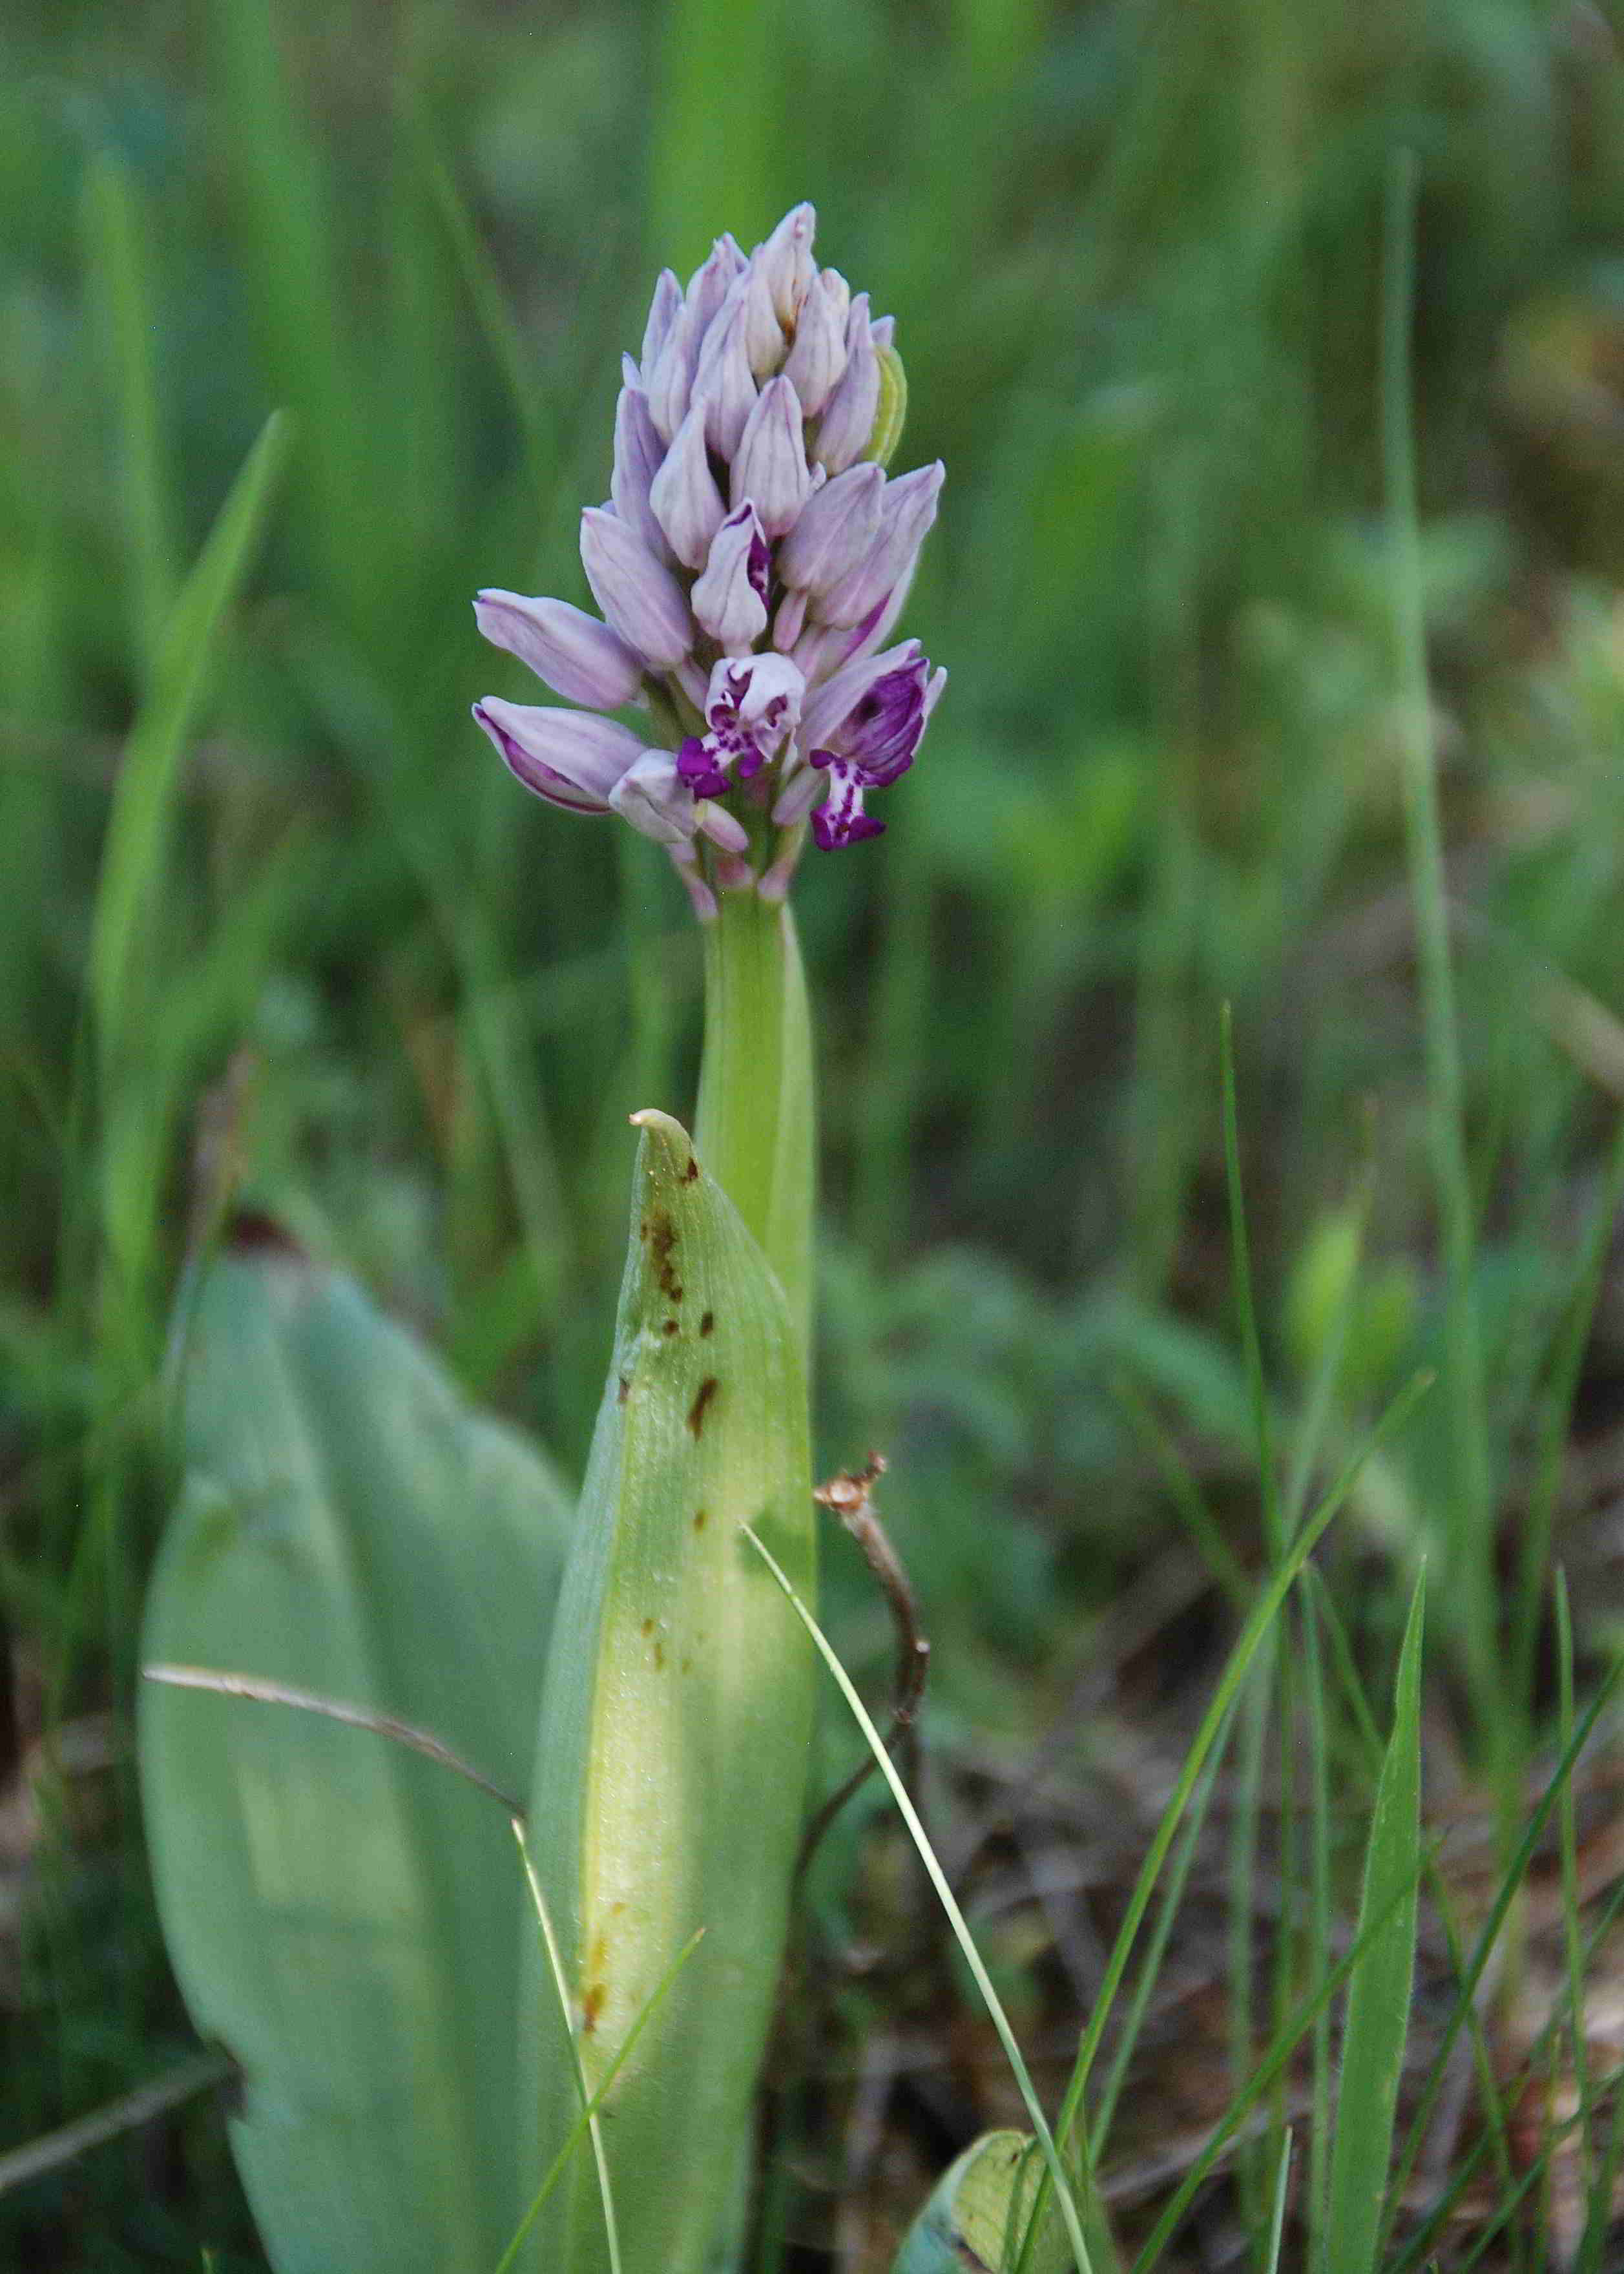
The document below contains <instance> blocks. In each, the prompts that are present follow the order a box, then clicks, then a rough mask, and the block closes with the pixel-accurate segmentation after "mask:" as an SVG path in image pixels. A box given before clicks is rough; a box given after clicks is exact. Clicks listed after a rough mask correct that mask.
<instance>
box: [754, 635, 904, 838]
mask: <svg viewBox="0 0 1624 2274" xmlns="http://www.w3.org/2000/svg"><path fill="white" fill-rule="evenodd" d="M946 683H947V674H946V673H945V672H936V674H932V672H931V669H930V666H929V662H928V660H927V659H926V657H925V654H924V651H923V650H922V649H921V647H920V644H919V643H918V641H917V640H908V641H906V642H905V643H904V644H903V645H902V646H901V647H899V648H892V649H891V651H889V652H888V653H887V654H884V655H881V656H874V657H870V658H868V659H865V660H864V661H862V662H861V663H857V664H853V665H851V666H848V667H847V669H846V671H844V672H841V673H839V674H838V675H837V676H836V678H834V679H832V680H831V681H829V683H828V685H827V686H826V687H824V688H823V689H820V690H819V693H818V695H817V697H815V698H814V701H813V703H812V704H808V710H807V713H806V716H805V718H804V719H803V722H802V723H803V729H804V732H803V737H802V739H803V740H806V741H808V742H816V748H814V749H809V750H808V757H807V767H806V770H805V771H803V772H801V773H799V774H797V775H796V776H795V777H794V778H793V779H792V780H791V781H790V782H789V784H788V786H787V787H786V789H785V790H784V791H783V793H782V794H781V795H780V797H779V799H778V803H777V805H776V806H775V807H774V809H773V816H772V817H773V819H774V820H775V821H776V822H778V824H779V825H780V826H793V824H794V823H795V822H797V821H799V820H801V818H802V817H804V816H805V815H806V814H807V813H808V811H810V813H811V817H812V835H813V837H814V839H815V840H816V843H817V844H818V845H819V846H821V847H823V850H824V851H825V852H831V851H833V850H834V848H835V847H838V846H841V845H855V844H858V843H859V842H861V840H862V839H863V838H865V837H877V836H879V835H880V833H881V832H882V831H883V829H884V826H885V824H884V823H883V821H880V820H878V819H876V817H875V816H874V815H873V814H871V813H868V812H866V811H865V810H864V806H863V796H864V793H865V791H868V790H875V789H888V788H889V787H891V783H892V782H894V781H895V780H896V779H897V778H898V775H899V774H904V773H906V772H907V770H908V768H909V767H910V766H911V765H912V764H913V763H914V752H915V751H916V750H917V749H918V748H919V745H920V738H921V735H922V734H924V731H925V721H926V720H927V719H929V715H930V713H931V712H932V710H934V708H935V707H936V702H937V700H938V698H939V697H940V696H941V692H942V689H943V688H944V686H945V685H946ZM820 775H822V776H823V777H825V778H826V779H827V784H828V794H827V796H826V797H825V798H824V801H823V803H822V804H818V803H817V802H816V800H817V797H818V794H819V792H820V790H822V788H823V783H822V782H820V780H819V779H818V777H819V776H820Z"/></svg>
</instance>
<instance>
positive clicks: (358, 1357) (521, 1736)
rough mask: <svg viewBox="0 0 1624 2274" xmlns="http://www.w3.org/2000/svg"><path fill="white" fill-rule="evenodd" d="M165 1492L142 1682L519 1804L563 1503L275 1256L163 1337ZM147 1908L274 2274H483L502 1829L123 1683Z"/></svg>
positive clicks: (349, 1291) (503, 1896)
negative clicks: (222, 2054) (172, 1669)
mask: <svg viewBox="0 0 1624 2274" xmlns="http://www.w3.org/2000/svg"><path fill="white" fill-rule="evenodd" d="M182 1326H183V1334H184V1371H183V1374H182V1385H183V1409H182V1449H183V1453H184V1490H183V1493H182V1497H181V1502H180V1505H179V1506H178V1508H177V1510H176V1512H175V1515H174V1517H173V1520H172V1522H171V1524H170V1526H169V1533H168V1536H167V1537H166V1539H165V1541H164V1544H163V1549H162V1555H161V1558H160V1562H159V1566H158V1570H157V1573H156V1577H155V1578H154V1585H153V1589H152V1593H151V1596H150V1599H149V1603H148V1608H147V1626H146V1633H145V1636H144V1648H145V1654H146V1658H147V1661H148V1663H152V1662H154V1661H170V1662H173V1661H180V1662H183V1663H190V1664H193V1665H199V1664H200V1665H205V1666H207V1667H210V1668H220V1669H224V1670H227V1671H229V1672H233V1673H237V1674H246V1675H259V1676H262V1677H267V1678H269V1679H272V1680H275V1681H278V1682H281V1683H288V1684H292V1685H297V1686H299V1687H302V1688H305V1689H309V1690H316V1691H319V1692H320V1693H322V1694H324V1695H327V1696H329V1697H332V1698H337V1699H342V1701H344V1702H345V1703H347V1704H351V1705H357V1706H363V1707H367V1708H370V1709H372V1710H373V1711H375V1712H378V1713H388V1714H395V1715H400V1716H402V1717H404V1718H406V1719H408V1720H410V1721H415V1722H417V1723H420V1724H422V1725H423V1726H424V1727H425V1728H429V1729H431V1730H432V1732H433V1733H434V1735H435V1736H438V1737H440V1738H442V1739H444V1740H445V1741H446V1742H447V1743H449V1744H450V1745H451V1746H453V1747H454V1748H455V1750H456V1751H458V1752H459V1753H461V1754H462V1755H463V1756H465V1757H466V1758H467V1759H468V1760H469V1761H470V1763H471V1764H473V1765H474V1766H477V1767H478V1768H479V1769H481V1770H483V1771H484V1772H485V1773H487V1774H489V1775H490V1776H492V1778H494V1779H495V1780H496V1781H498V1782H499V1783H500V1784H502V1785H504V1786H506V1787H507V1788H509V1789H511V1790H513V1791H514V1792H515V1793H517V1794H521V1795H522V1794H523V1790H524V1788H525V1784H526V1781H527V1780H528V1777H529V1773H530V1754H531V1745H532V1743H533V1740H534V1734H535V1717H536V1710H537V1700H538V1696H539V1692H540V1687H541V1667H542V1658H543V1653H544V1651H545V1645H546V1638H547V1632H548V1629H549V1626H550V1624H551V1621H552V1613H553V1603H554V1601H555V1600H556V1596H557V1589H558V1580H559V1576H560V1570H561V1565H562V1560H563V1554H564V1540H565V1534H566V1531H567V1528H568V1521H569V1516H568V1500H567V1497H566V1495H565V1494H564V1492H563V1490H562V1488H561V1487H560V1484H559V1481H558V1480H557V1478H556V1476H555V1474H554V1472H553V1470H552V1469H551V1467H550V1466H549V1465H547V1464H546V1463H545V1461H544V1460H543V1459H542V1458H541V1457H540V1456H539V1455H538V1453H537V1452H535V1451H534V1450H533V1449H531V1448H530V1446H528V1445H526V1444H524V1443H523V1442H521V1440H520V1439H519V1438H517V1437H516V1436H515V1434H513V1433H512V1432H510V1431H508V1430H507V1429H505V1428H502V1427H499V1426H498V1425H497V1424H495V1423H493V1422H492V1421H491V1420H489V1419H485V1417H483V1416H482V1415H480V1414H478V1413H477V1412H474V1411H473V1410H472V1409H471V1408H470V1406H468V1405H467V1404H465V1403H464V1401H463V1400H462V1398H461V1397H460V1396H459V1395H458V1394H457V1393H456V1391H455V1389H453V1388H452V1386H451V1385H450V1383H449V1382H447V1378H446V1376H445V1375H444V1374H442V1373H441V1372H440V1369H439V1368H438V1367H436V1366H435V1365H434V1364H433V1363H432V1360H431V1359H428V1358H427V1357H426V1356H425V1353H424V1352H422V1351H421V1350H420V1349H419V1348H418V1346H417V1344H415V1343H414V1342H413V1341H411V1340H410V1337H407V1336H406V1335H404V1334H403V1333H402V1332H401V1331H400V1330H399V1329H396V1328H395V1327H393V1326H391V1325H389V1324H388V1323H387V1321H384V1320H383V1319H381V1318H380V1316H379V1315H378V1314H377V1313H376V1312H375V1311H374V1310H373V1309H372V1307H371V1306H370V1305H369V1304H368V1303H367V1302H366V1301H365V1299H363V1297H362V1296H361V1295H360V1294H359V1293H358V1292H357V1291H356V1289H355V1288H354V1287H353V1286H352V1285H350V1283H349V1282H348V1281H346V1280H344V1279H342V1278H341V1277H339V1276H336V1275H335V1274H333V1273H330V1272H327V1271H325V1270H321V1269H317V1268H316V1267H314V1266H313V1265H312V1264H311V1263H309V1262H308V1261H305V1259H304V1258H302V1257H300V1256H298V1255H297V1254H293V1253H292V1252H291V1251H286V1250H261V1251H259V1252H258V1253H252V1254H236V1255H232V1256H229V1257H228V1258H226V1259H225V1260H223V1261H221V1262H219V1263H217V1264H215V1265H214V1266H213V1267H212V1268H211V1269H209V1270H208V1271H207V1275H206V1276H205V1277H204V1278H203V1281H202V1283H201V1285H200V1287H199V1289H198V1290H197V1292H196V1298H195V1303H194V1304H193V1305H192V1306H191V1307H190V1312H189V1315H188V1314H187V1312H186V1311H183V1317H182ZM140 1768H141V1783H142V1790H143V1794H144V1797H145V1803H146V1809H147V1826H148V1831H149V1834H150V1837H151V1846H152V1853H153V1861H154V1872H155V1875H156V1880H157V1890H158V1898H159V1902H160V1905H161V1908H162V1913H163V1920H164V1927H165V1931H166V1933H167V1935H168V1938H169V1949H170V1952H171V1954H172V1956H173V1960H174V1963H175V1969H176V1972H177V1976H178V1977H179V1979H180V1983H181V1986H182V1988H183V1990H184V1992H185V1995H186V1999H187V2002H188V2004H189V2006H190V2007H191V2009H192V2015H193V2018H194V2020H195V2021H196V2022H197V2026H198V2028H199V2031H200V2033H201V2034H202V2035H203V2036H204V2037H207V2038H211V2039H215V2040H218V2041H219V2042H220V2043H221V2044H223V2045H224V2046H225V2047H226V2048H227V2049H228V2050H229V2052H231V2053H232V2055H233V2056H234V2057H235V2058H236V2059H237V2062H238V2063H239V2064H240V2066H241V2068H242V2072H243V2079H242V2097H241V2105H240V2111H239V2112H238V2114H237V2117H236V2118H235V2120H234V2121H233V2125H232V2142H233V2146H234V2148H235V2150H236V2153H237V2162H238V2165H239V2166H240V2168H241V2170H242V2173H243V2178H244V2184H245V2186H246V2187H247V2191H248V2195H249V2199H250V2201H251V2202H252V2206H253V2210H254V2216H255V2218H256V2219H257V2221H258V2223H259V2231H260V2233H261V2235H262V2237H263V2238H264V2241H265V2246H266V2249H267V2254H268V2255H269V2257H270V2259H271V2261H272V2263H273V2264H274V2266H275V2267H276V2269H277V2274H490V2269H491V2268H492V2266H493V2265H494V2264H495V2263H496V2260H497V2258H498V2257H499V2255H500V2252H501V2249H502V2247H503V2245H504V2244H505V2243H506V2241H507V2240H508V2236H509V2235H510V2234H511V2233H512V2232H513V2229H514V2227H515V2225H517V2222H518V2218H519V2212H520V2209H521V2208H522V2206H521V2203H520V2200H519V2194H518V2187H517V2179H516V2172H515V2151H514V2145H513V2108H514V2099H515V2084H514V2078H515V2003H516V1999H517V1995H518V1957H519V1945H520V1936H521V1910H522V1905H523V1877H522V1874H521V1873H520V1871H519V1869H518V1864H517V1859H516V1857H515V1853H514V1847H513V1840H512V1836H511V1834H510V1833H509V1830H508V1825H507V1822H506V1821H505V1819H504V1818H503V1816H502V1813H501V1811H500V1808H499V1807H497V1806H495V1805H493V1803H492V1802H491V1800H490V1799H489V1798H487V1797H486V1796H484V1795H483V1794H481V1793H479V1792H477V1791H476V1790H475V1789H474V1788H472V1787H471V1786H469V1785H468V1784H466V1783H464V1782H463V1781H462V1780H461V1779H460V1778H458V1777H456V1776H455V1775H453V1774H452V1773H449V1772H448V1771H447V1770H446V1769H445V1768H443V1767H440V1766H436V1765H435V1764H433V1763H432V1762H430V1761H426V1760H424V1759H421V1758H418V1757H417V1756H416V1755H415V1754H412V1753H410V1752H407V1751H403V1750H402V1749H401V1748H400V1747H398V1746H396V1745H394V1744H391V1743H388V1742H387V1740H386V1739H385V1738H383V1737H381V1736H375V1735H372V1734H371V1733H369V1732H366V1731H361V1730H356V1729H350V1728H339V1727H335V1725H334V1724H333V1723H331V1722H330V1721H325V1720H320V1719H318V1718H316V1717H314V1716H312V1715H311V1714H307V1713H296V1712H289V1711H287V1710H283V1709H281V1708H276V1707H271V1706H262V1705H256V1704H249V1703H244V1702H243V1701H242V1700H240V1699H236V1698H220V1697H212V1696H199V1695H196V1694H193V1693H191V1692H188V1691H184V1690H174V1689H169V1688H159V1687H154V1686H148V1687H147V1689H146V1690H145V1693H144V1696H143V1698H142V1701H141V1722H140Z"/></svg>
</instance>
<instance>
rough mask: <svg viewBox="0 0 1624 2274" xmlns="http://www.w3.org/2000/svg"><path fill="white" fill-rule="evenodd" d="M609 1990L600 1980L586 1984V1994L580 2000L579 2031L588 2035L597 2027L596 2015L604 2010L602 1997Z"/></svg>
mask: <svg viewBox="0 0 1624 2274" xmlns="http://www.w3.org/2000/svg"><path fill="white" fill-rule="evenodd" d="M608 1994H609V1992H607V1990H606V1989H605V1987H604V1985H603V1984H602V1983H601V1982H591V1983H589V1984H587V1992H586V1995H585V1997H584V1998H583V1999H582V2000H581V2031H582V2035H583V2037H590V2036H591V2034H592V2032H593V2030H594V2029H596V2028H597V2027H598V2015H599V2014H601V2013H602V2012H603V2010H604V1999H605V1998H606V1997H607V1996H608Z"/></svg>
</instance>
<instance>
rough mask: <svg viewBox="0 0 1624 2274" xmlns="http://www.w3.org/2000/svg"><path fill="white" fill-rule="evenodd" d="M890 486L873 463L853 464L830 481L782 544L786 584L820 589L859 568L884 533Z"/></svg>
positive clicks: (782, 574)
mask: <svg viewBox="0 0 1624 2274" xmlns="http://www.w3.org/2000/svg"><path fill="white" fill-rule="evenodd" d="M884 489H885V477H884V475H883V473H882V472H881V471H880V470H879V468H878V467H877V466H871V465H859V466H851V467H848V468H847V470H846V472H845V473H843V474H837V475H836V476H835V478H834V479H833V481H831V482H826V483H825V484H824V486H823V488H822V489H821V490H820V491H819V492H818V493H817V495H816V497H814V498H809V499H808V501H807V504H806V506H805V508H804V509H803V511H802V513H801V518H800V520H799V521H797V523H795V526H794V527H793V529H792V530H791V531H790V533H789V535H788V536H787V537H786V538H785V540H784V542H783V544H782V545H781V546H779V548H778V575H779V576H780V577H781V578H782V579H783V581H784V583H785V584H787V585H789V586H790V587H791V589H792V590H794V589H804V590H806V591H810V592H820V591H824V590H825V589H826V588H827V587H828V586H829V585H831V584H837V583H838V581H839V580H840V578H841V577H843V576H846V573H847V571H848V570H850V569H853V568H855V567H856V565H857V563H858V562H859V561H861V560H862V559H863V558H864V556H865V555H866V554H867V553H868V549H869V547H870V546H872V545H873V543H874V540H875V538H876V537H877V536H878V535H879V533H880V521H881V511H882V506H881V501H882V497H883V493H884Z"/></svg>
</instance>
